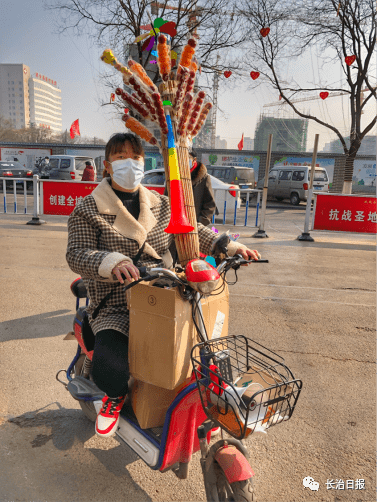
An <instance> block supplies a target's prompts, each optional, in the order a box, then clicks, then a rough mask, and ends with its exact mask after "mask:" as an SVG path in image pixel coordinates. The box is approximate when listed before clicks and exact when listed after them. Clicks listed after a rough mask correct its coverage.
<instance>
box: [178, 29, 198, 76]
mask: <svg viewBox="0 0 377 502" xmlns="http://www.w3.org/2000/svg"><path fill="white" fill-rule="evenodd" d="M196 45H197V44H196V40H194V39H193V38H190V40H189V41H188V42H187V44H186V45H185V46H184V48H183V51H182V54H181V59H180V60H179V65H178V70H177V75H179V74H180V73H182V71H183V70H182V67H184V68H190V65H191V60H192V57H193V55H194V54H195V48H196Z"/></svg>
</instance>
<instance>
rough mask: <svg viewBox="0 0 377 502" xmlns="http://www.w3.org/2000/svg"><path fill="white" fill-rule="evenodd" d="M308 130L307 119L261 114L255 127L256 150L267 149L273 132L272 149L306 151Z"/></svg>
mask: <svg viewBox="0 0 377 502" xmlns="http://www.w3.org/2000/svg"><path fill="white" fill-rule="evenodd" d="M307 132H308V120H307V119H286V118H277V117H269V116H267V115H261V116H260V117H259V121H258V124H257V127H256V129H255V140H254V150H256V151H262V152H263V151H266V150H267V145H268V137H269V135H270V134H272V135H273V136H272V150H274V151H278V152H305V151H306V137H307Z"/></svg>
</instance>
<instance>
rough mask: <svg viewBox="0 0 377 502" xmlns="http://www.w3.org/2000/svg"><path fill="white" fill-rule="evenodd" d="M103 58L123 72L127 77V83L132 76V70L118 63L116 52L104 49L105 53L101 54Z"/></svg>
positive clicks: (105, 61) (125, 77) (124, 76)
mask: <svg viewBox="0 0 377 502" xmlns="http://www.w3.org/2000/svg"><path fill="white" fill-rule="evenodd" d="M101 59H102V61H103V62H104V63H107V64H110V65H111V66H114V68H115V69H116V70H118V71H120V72H121V73H123V79H125V83H126V84H127V83H128V79H129V77H131V75H132V72H130V70H129V69H128V68H127V67H126V66H123V65H121V64H120V63H118V61H117V59H116V57H115V56H114V54H113V53H112V52H111V50H110V49H106V50H105V51H103V54H102V56H101Z"/></svg>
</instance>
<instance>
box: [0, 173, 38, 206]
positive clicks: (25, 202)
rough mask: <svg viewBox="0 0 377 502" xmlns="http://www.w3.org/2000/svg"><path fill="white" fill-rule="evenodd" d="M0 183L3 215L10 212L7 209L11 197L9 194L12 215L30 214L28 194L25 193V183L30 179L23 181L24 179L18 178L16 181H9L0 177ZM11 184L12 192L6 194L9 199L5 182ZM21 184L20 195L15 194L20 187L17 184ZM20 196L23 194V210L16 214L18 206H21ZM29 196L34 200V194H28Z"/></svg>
mask: <svg viewBox="0 0 377 502" xmlns="http://www.w3.org/2000/svg"><path fill="white" fill-rule="evenodd" d="M1 181H2V186H3V207H4V213H5V214H6V213H9V212H12V211H10V208H9V204H10V200H9V199H10V197H11V193H13V214H22V213H23V214H32V212H29V211H28V198H27V196H28V193H27V184H26V182H27V181H30V179H25V178H18V179H17V180H15V179H13V180H10V179H8V178H5V177H0V183H1ZM10 181H11V182H12V184H13V192H11V193H8V195H9V197H7V182H8V183H9V182H10ZM20 181H21V182H22V188H23V192H22V193H21V194H20V193H17V186H20V183H19V182H20ZM0 186H1V184H0ZM22 194H23V206H24V207H23V210H22V212H18V208H19V206H20V205H22V203H21V200H22V199H21V197H22ZM30 196H31V197H33V198H34V192H33V193H30Z"/></svg>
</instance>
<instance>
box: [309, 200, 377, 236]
mask: <svg viewBox="0 0 377 502" xmlns="http://www.w3.org/2000/svg"><path fill="white" fill-rule="evenodd" d="M376 200H377V199H376V197H367V196H359V195H336V194H317V195H316V202H315V209H314V221H313V230H333V231H338V232H363V233H370V234H375V233H376V232H377V216H376V214H377V213H376V210H377V206H376Z"/></svg>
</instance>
